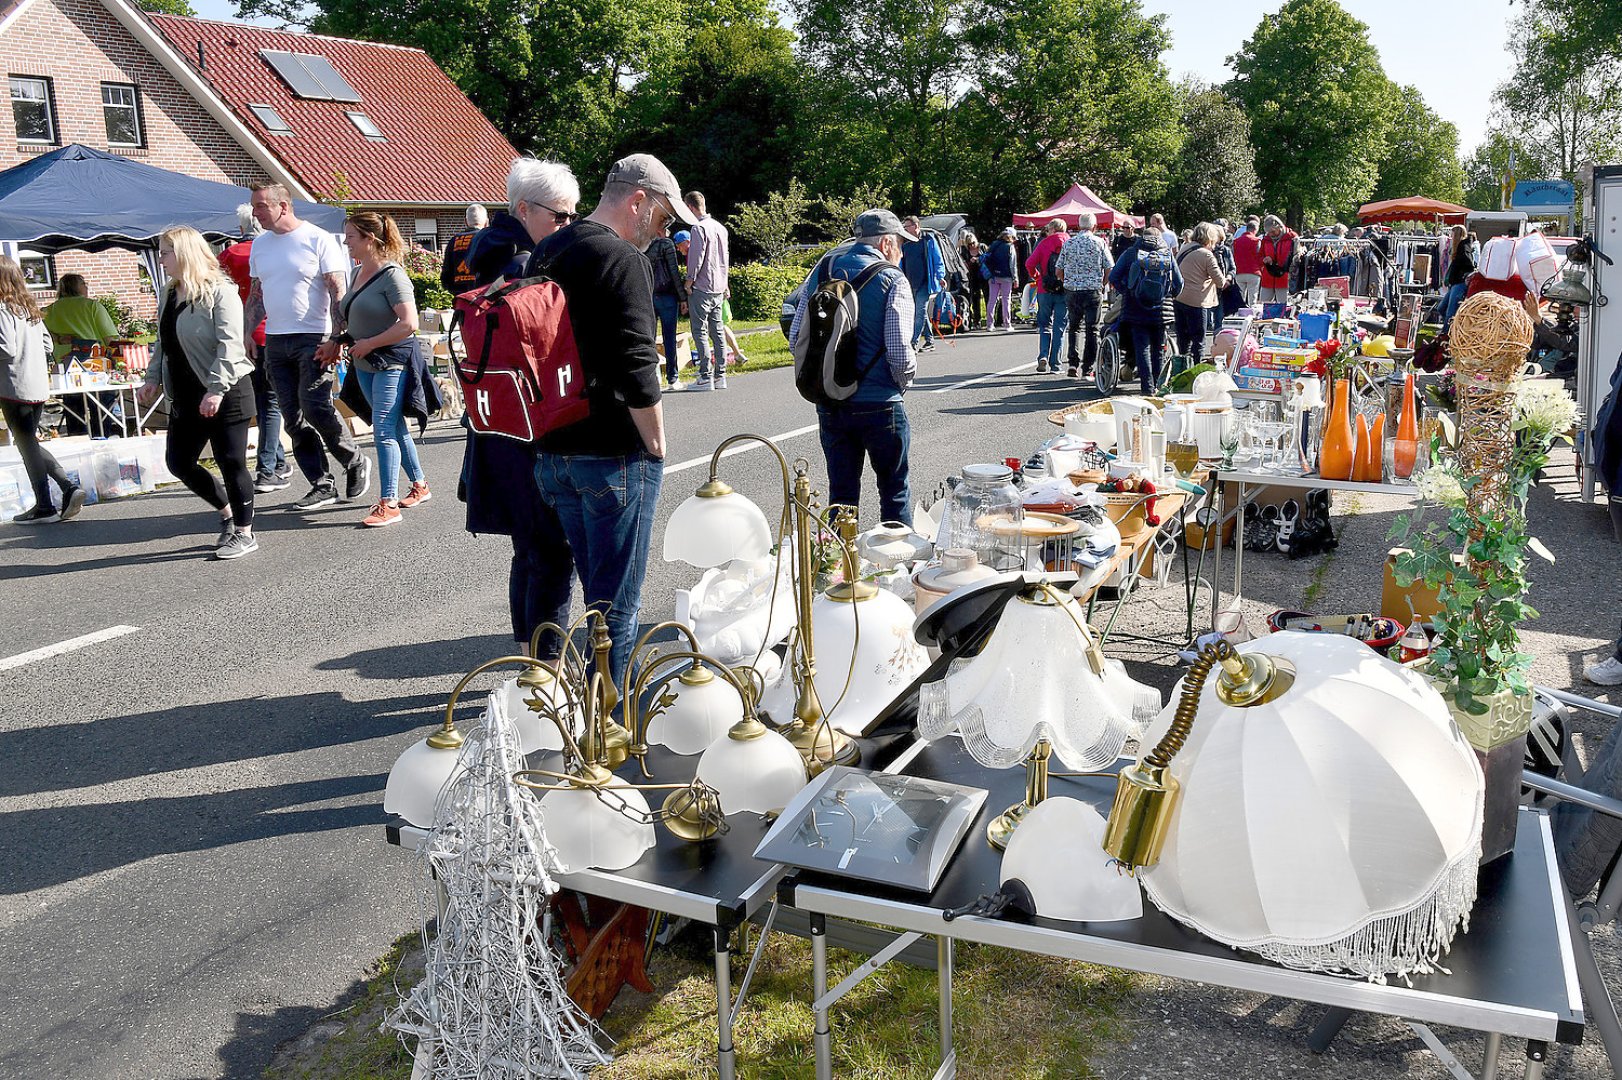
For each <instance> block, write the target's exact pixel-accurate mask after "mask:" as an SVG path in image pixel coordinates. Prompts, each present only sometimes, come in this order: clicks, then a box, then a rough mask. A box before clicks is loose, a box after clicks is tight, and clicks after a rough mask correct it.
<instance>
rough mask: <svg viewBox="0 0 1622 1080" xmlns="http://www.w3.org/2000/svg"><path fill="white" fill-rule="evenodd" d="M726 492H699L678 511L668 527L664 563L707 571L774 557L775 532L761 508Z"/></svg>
mask: <svg viewBox="0 0 1622 1080" xmlns="http://www.w3.org/2000/svg"><path fill="white" fill-rule="evenodd" d="M705 487H706V488H708V487H709V485H705ZM723 490H725V492H726V493H725V494H708V493H706V491H705V490H704V489H700V491H699V493H698V494H696V495H689V496H688V497H687V499H686V501H684V502H683V503H682V504H681V505H680V506H678V507H676V510H675V512H674V513H673V514H671V515H670V521H669V522H668V523H667V524H666V525H665V548H664V557H665V562H684V563H686V564H687V565H689V566H696V567H699V568H700V569H708V568H710V567H712V566H721V565H723V564H725V563H728V562H731V561H732V560H733V559H764V558H765V557H766V556H767V555H769V554H770V553H771V549H772V530H771V526H770V525H769V524H767V521H766V515H765V514H764V513H762V512H761V509H760V507H758V506H756V505H755V504H754V502H752V501H751V500H750V499H749V498H748V497H747V496H744V495H740V494H738V493H737V492H736V491H732V490H730V489H723Z"/></svg>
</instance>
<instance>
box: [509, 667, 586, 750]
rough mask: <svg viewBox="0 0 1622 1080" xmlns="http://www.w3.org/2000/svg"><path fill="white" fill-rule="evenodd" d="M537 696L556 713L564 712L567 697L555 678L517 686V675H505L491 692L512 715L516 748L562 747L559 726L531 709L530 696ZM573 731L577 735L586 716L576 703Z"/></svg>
mask: <svg viewBox="0 0 1622 1080" xmlns="http://www.w3.org/2000/svg"><path fill="white" fill-rule="evenodd" d="M531 696H539V697H541V698H543V699H545V700H546V701H547V702H548V703H549V704H550V705H551V706H552V708H554V709H556V710H557V711H558V713H560V714H564V713H566V711H567V710H566V706H567V700H568V699H567V697H566V695H565V694H564V691H563V684H562V682H561V681H560V680H558V679H551V680H549V681H547V682H544V683H542V684H541V685H540V686H539V687H536V688H530V687H525V686H520V685H519V684H518V678H517V676H514V677H513V678H511V679H508V680H507V681H506V682H504V683H502V684H501V685H500V686H498V687H496V689H494V690H492V691H491V692H490V699H491V701H492V702H494V701H496V700H499V701H500V703H501V707H502V708H504V709H505V710H506V711H507V716H508V717H510V718H511V719H512V723H513V729H514V730H515V731H517V733H518V752H519V753H521V754H533V753H534V752H535V751H537V750H562V749H563V735H562V733H560V732H559V731H558V726H557V725H556V724H554V723H553V722H552V721H551V720H550V719H549V718H547V717H544V716H542V715H541V714H540V713H538V712H536V711H535V710H533V709H531V708H530V706H529V699H530V697H531ZM572 711H573V723H572V725H571V727H572V729H573V730H572V731H571V732H570V734H572V735H574V736H575V738H579V737H580V735H581V733H582V732H583V730H584V727H585V716H584V715H583V714H582V713H581V711H580V708H579V707H578V706H576V707H575V708H574V709H573V710H572Z"/></svg>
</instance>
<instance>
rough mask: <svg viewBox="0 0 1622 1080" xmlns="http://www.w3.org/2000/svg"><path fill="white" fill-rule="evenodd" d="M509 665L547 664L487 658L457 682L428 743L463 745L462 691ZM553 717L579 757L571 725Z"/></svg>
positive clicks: (528, 658) (516, 658) (444, 747)
mask: <svg viewBox="0 0 1622 1080" xmlns="http://www.w3.org/2000/svg"><path fill="white" fill-rule="evenodd" d="M509 666H516V667H523V668H543V669H544V668H545V667H546V664H545V663H544V662H543V661H540V660H536V659H535V658H534V657H531V656H498V657H496V658H495V659H494V660H486V661H485V662H484V663H482V664H480V665H479V666H478V667H476V668H474V669H473V670H472V671H470V672H468V673H467V674H466V675H463V676H462V678H461V680H460V681H459V682H457V684H456V688H455V689H453V690H452V691H451V696H450V700H448V701H447V702H445V722H444V724H443V726H441V727H440V729H439V730H438V731H436V732H435V733H434V734H432V735H430V736H428V745H430V746H432V747H434V748H435V749H436V750H449V749H454V748H456V747H459V746H461V745H462V733H461V732H460V731H457V730H456V702H457V701H458V700H460V698H461V696H462V691H464V690H466V689H467V687H468V684H469V683H471V682H472V681H473V680H474V679H476V678H477V677H478V676H480V675H482V674H484V673H485V672H486V671H490V670H492V669H494V668H498V667H509ZM551 719H552V721H553V723H555V724H557V727H558V731H559V732H560V733H561V734H562V735H563V742H564V745H565V746H567V747H569V748H570V749H571V750H573V751H574V753H575V755H576V757H579V756H580V747H579V745H578V744H576V743H575V741H574V734H573V733H572V732H571V731H570V730H569V725H568V724H566V723H562V722H560V721H559V719H558V718H557V717H556V716H555V715H554V716H552V717H551ZM436 740H437V741H436Z"/></svg>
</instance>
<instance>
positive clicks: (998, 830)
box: [986, 800, 1035, 851]
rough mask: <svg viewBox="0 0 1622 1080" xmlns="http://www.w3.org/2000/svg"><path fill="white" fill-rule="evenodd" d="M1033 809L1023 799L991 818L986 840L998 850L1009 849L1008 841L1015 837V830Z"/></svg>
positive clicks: (987, 827)
mask: <svg viewBox="0 0 1622 1080" xmlns="http://www.w3.org/2000/svg"><path fill="white" fill-rule="evenodd" d="M1033 809H1035V808H1034V807H1033V806H1031V804H1030V803H1028V802H1025V801H1023V800H1021V801H1020V802H1017V803H1015V804H1014V805H1013V806H1010V807H1009V808H1008V809H1006V810H1004V811H1003V812H1002V813H1000V814H998V815H997V816H996V817H994V818H992V819H991V824H990V825H987V826H986V840H987V841H988V842H989V843H990V844H991V846H992V847H994V848H996V849H997V850H998V851H1006V850H1008V841H1009V840H1010V839H1012V838H1013V835H1014V830H1015V829H1017V828H1019V823H1020V822H1022V821H1024V820H1025V815H1026V814H1029V813H1030V812H1031V811H1032V810H1033Z"/></svg>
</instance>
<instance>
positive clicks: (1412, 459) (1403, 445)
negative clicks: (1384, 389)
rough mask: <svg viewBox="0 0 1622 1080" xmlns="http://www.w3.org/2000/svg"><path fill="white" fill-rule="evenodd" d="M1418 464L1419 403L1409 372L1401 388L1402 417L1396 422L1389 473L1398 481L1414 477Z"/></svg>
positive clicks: (1411, 374) (1412, 378)
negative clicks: (1395, 435)
mask: <svg viewBox="0 0 1622 1080" xmlns="http://www.w3.org/2000/svg"><path fill="white" fill-rule="evenodd" d="M1418 462H1419V401H1418V395H1417V394H1416V393H1415V392H1414V373H1413V372H1411V371H1410V372H1409V373H1408V378H1407V380H1406V382H1404V384H1403V387H1402V416H1401V417H1400V418H1399V419H1398V420H1397V438H1396V441H1395V442H1393V443H1392V446H1391V471H1392V473H1393V474H1395V476H1396V478H1397V479H1398V480H1406V479H1408V478H1409V477H1410V476H1412V475H1414V466H1415V465H1416V464H1418Z"/></svg>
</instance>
